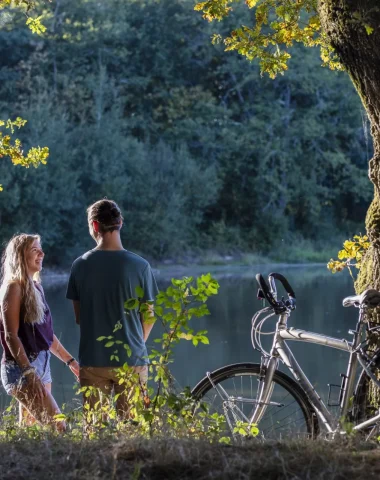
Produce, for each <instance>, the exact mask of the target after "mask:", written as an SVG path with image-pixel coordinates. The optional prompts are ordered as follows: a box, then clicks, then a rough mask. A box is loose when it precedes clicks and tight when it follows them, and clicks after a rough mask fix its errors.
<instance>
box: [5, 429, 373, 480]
mask: <svg viewBox="0 0 380 480" xmlns="http://www.w3.org/2000/svg"><path fill="white" fill-rule="evenodd" d="M0 448H1V457H0V472H1V473H0V477H1V479H2V480H16V479H24V478H25V479H26V478H27V479H28V480H34V479H35V480H41V479H48V478H49V479H50V478H53V479H54V480H60V479H91V480H93V479H107V480H108V479H132V480H144V479H149V480H163V479H167V480H179V479H183V480H186V479H197V480H203V479H233V480H238V479H241V480H245V479H255V480H261V479H263V480H264V479H265V480H268V479H288V480H293V479H294V480H296V479H297V480H303V479H326V480H335V479H336V480H338V479H339V480H343V479H348V478H353V479H365V480H368V479H370V478H379V477H380V449H379V448H378V447H377V446H376V445H373V444H372V445H369V444H364V443H363V444H362V443H358V442H357V443H355V442H353V441H349V442H347V441H346V442H344V441H339V442H337V441H334V442H327V441H322V440H320V441H306V442H305V441H304V442H299V441H290V442H276V443H261V442H258V441H255V440H252V441H250V442H247V444H246V445H243V446H223V445H219V444H207V443H204V442H201V441H195V440H178V439H170V438H166V439H162V438H160V439H154V440H144V439H133V440H131V439H128V438H125V437H124V438H123V437H119V438H114V439H108V440H96V441H95V440H93V441H89V440H83V441H81V442H79V443H75V442H73V441H72V440H70V439H69V438H65V437H62V438H59V437H56V436H51V437H49V435H47V436H46V438H45V439H43V440H41V439H40V440H33V439H22V438H19V439H18V440H17V441H16V440H14V441H9V442H1V444H0Z"/></svg>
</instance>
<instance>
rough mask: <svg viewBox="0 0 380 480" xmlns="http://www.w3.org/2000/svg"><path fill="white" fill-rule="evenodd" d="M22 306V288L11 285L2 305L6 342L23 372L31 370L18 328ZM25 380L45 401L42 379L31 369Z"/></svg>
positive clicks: (16, 284)
mask: <svg viewBox="0 0 380 480" xmlns="http://www.w3.org/2000/svg"><path fill="white" fill-rule="evenodd" d="M20 306H21V287H20V285H19V284H18V283H17V282H14V283H11V284H9V285H8V287H7V291H6V292H5V295H4V298H3V301H2V303H1V313H2V316H3V322H4V333H5V341H6V342H7V345H8V348H9V350H10V352H11V354H12V357H13V358H14V359H15V360H16V362H17V364H18V365H19V367H20V368H21V370H22V371H24V370H27V369H30V367H31V365H30V361H29V359H28V356H27V355H26V352H25V348H24V346H23V344H22V342H21V340H20V338H19V336H18V328H19V325H20ZM25 378H26V379H27V380H28V384H29V382H31V383H30V385H33V388H34V390H33V391H34V393H35V394H36V395H37V396H38V397H39V398H40V399H43V398H44V397H45V396H46V390H45V387H44V386H43V384H42V382H41V380H40V378H39V377H38V375H37V374H36V373H35V371H34V369H31V370H30V371H29V372H28V373H27V374H26V375H25Z"/></svg>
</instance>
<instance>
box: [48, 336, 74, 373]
mask: <svg viewBox="0 0 380 480" xmlns="http://www.w3.org/2000/svg"><path fill="white" fill-rule="evenodd" d="M50 351H51V353H52V354H53V355H55V356H56V357H57V358H59V359H60V360H62V362H65V363H66V362H68V361H69V360H71V359H72V358H74V357H73V356H72V355H71V354H70V353H69V352H68V351H67V350H66V348H65V347H64V346H63V345H62V343H61V342H60V341H59V340H58V338H57V337H56V335H54V337H53V343H52V344H51V347H50ZM69 367H70V370H71V371H72V372H73V373H74V375H76V376H77V377H79V365H78V362H77V361H76V360H74V361H72V362H71V363H70V365H69Z"/></svg>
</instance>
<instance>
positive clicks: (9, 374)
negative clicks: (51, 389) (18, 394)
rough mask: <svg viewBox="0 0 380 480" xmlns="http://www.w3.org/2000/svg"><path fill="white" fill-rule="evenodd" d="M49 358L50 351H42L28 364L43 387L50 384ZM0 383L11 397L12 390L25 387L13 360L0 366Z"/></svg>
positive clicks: (24, 380) (24, 382)
mask: <svg viewBox="0 0 380 480" xmlns="http://www.w3.org/2000/svg"><path fill="white" fill-rule="evenodd" d="M50 357H51V353H50V351H49V350H43V351H42V352H40V353H39V354H38V355H37V357H36V359H35V360H33V361H32V362H30V364H31V365H32V367H34V368H35V369H36V373H37V375H38V376H39V377H40V379H41V381H42V383H43V384H45V385H46V384H47V383H51V371H50ZM1 381H2V383H3V386H4V388H5V390H6V392H7V394H8V395H12V392H13V390H14V389H15V388H18V387H20V386H22V385H25V384H26V381H27V380H26V378H25V377H23V376H22V375H21V368H20V367H19V366H18V365H17V363H16V362H15V361H14V360H11V361H9V360H8V361H5V363H2V364H1Z"/></svg>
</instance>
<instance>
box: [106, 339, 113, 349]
mask: <svg viewBox="0 0 380 480" xmlns="http://www.w3.org/2000/svg"><path fill="white" fill-rule="evenodd" d="M114 343H115V342H113V341H112V340H110V341H109V342H107V343H106V344H105V345H104V346H105V347H107V348H108V347H112V345H113V344H114Z"/></svg>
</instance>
